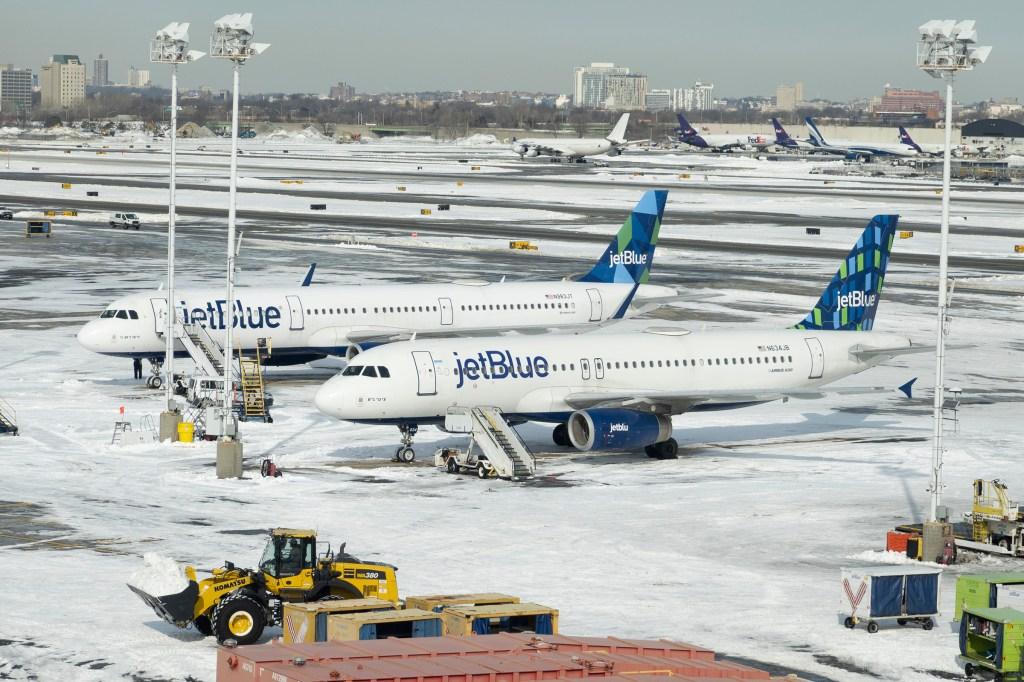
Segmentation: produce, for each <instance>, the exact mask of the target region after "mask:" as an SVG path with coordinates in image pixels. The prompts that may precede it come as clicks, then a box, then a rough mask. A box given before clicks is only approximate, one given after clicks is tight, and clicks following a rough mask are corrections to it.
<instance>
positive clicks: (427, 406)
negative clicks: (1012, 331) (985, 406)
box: [315, 215, 921, 461]
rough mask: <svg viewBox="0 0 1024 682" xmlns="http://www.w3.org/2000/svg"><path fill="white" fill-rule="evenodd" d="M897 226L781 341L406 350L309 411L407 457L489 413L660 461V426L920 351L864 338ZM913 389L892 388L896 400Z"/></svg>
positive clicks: (663, 450) (585, 444)
mask: <svg viewBox="0 0 1024 682" xmlns="http://www.w3.org/2000/svg"><path fill="white" fill-rule="evenodd" d="M896 221H897V217H896V216H890V215H880V216H876V217H875V218H874V219H872V221H871V223H870V224H869V225H868V226H867V228H866V229H865V230H864V233H863V234H862V235H861V237H860V238H859V239H858V240H857V243H856V245H855V246H854V248H853V250H852V251H851V252H850V254H849V256H848V257H847V258H846V259H844V260H843V262H842V265H841V266H840V268H839V271H838V272H837V273H836V275H835V277H833V279H832V281H831V283H830V284H829V285H828V287H827V288H826V289H825V291H824V292H823V293H822V295H821V298H820V299H819V300H818V302H817V304H816V305H815V306H814V308H812V309H811V311H810V312H809V313H808V314H807V316H806V317H805V318H804V319H803V320H802V321H801V322H800V323H799V324H797V325H795V326H794V327H792V328H789V329H762V330H736V331H714V332H699V333H691V332H689V331H687V330H685V329H682V328H675V327H651V328H649V329H647V330H645V331H633V332H624V333H593V334H547V335H543V336H534V337H503V338H475V339H445V340H426V341H420V340H414V341H409V342H402V343H396V344H391V345H388V346H383V347H380V348H375V349H373V350H370V351H367V352H366V353H364V354H362V355H360V356H359V357H358V358H356V359H355V360H353V362H352V363H350V364H349V366H348V367H347V368H346V369H345V371H344V372H342V373H341V374H339V375H338V376H336V377H334V378H332V379H331V380H330V381H328V382H327V383H325V384H324V385H323V386H322V387H321V388H320V390H319V391H318V392H317V394H316V397H315V402H316V406H317V408H318V409H319V410H320V411H321V412H324V413H325V414H328V415H330V416H333V417H336V418H338V419H343V420H346V421H353V422H359V423H368V424H391V425H397V426H398V427H399V429H400V430H401V431H402V435H403V443H405V444H406V445H407V446H408V445H409V443H410V440H411V438H410V433H415V432H416V429H417V428H418V426H419V425H420V424H443V423H444V416H445V411H446V410H447V408H449V407H452V406H461V407H475V406H493V407H497V408H498V409H500V410H501V411H502V413H504V415H505V418H506V419H507V420H508V421H509V422H510V423H512V424H516V423H522V422H524V421H540V422H549V423H554V424H556V426H555V428H554V432H553V438H554V441H555V443H556V444H557V445H560V446H568V445H572V446H574V447H576V448H578V449H580V450H605V449H632V448H640V447H643V448H645V449H646V451H647V454H648V456H650V457H657V458H672V457H675V456H676V453H677V452H678V445H677V443H676V441H675V439H673V438H672V415H676V414H682V413H684V412H690V411H695V410H724V409H733V408H738V407H744V406H747V405H756V404H759V403H764V402H768V401H772V400H778V399H782V398H786V397H819V396H820V395H821V393H822V390H821V387H822V386H824V385H826V384H828V383H831V382H833V381H836V380H838V379H842V378H843V377H846V376H849V375H851V374H856V373H858V372H862V371H864V370H865V369H868V368H869V367H872V366H874V365H876V364H878V363H880V362H882V361H883V360H885V359H887V358H891V357H893V356H896V355H900V354H903V353H908V352H917V351H919V350H921V349H920V348H918V347H915V346H913V345H912V343H911V341H910V339H908V338H907V337H905V336H902V335H900V334H891V333H881V332H876V331H872V327H873V324H874V319H875V311H876V310H877V308H878V302H879V297H880V294H881V291H882V285H883V282H884V277H885V270H886V266H887V265H888V263H889V254H890V252H891V249H892V243H893V237H894V235H895V231H896ZM382 377H383V378H382ZM912 384H913V380H912V381H910V382H908V383H907V384H904V385H903V386H901V387H900V389H901V390H903V391H904V392H905V393H906V394H907V396H908V397H909V396H910V390H911V385H912ZM875 390H882V389H864V388H857V389H838V390H833V391H831V392H834V393H861V392H865V391H875ZM404 459H405V460H406V461H408V460H410V459H411V453H410V455H407V456H406V457H405V458H404Z"/></svg>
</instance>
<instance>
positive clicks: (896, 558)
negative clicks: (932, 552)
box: [846, 549, 939, 566]
mask: <svg viewBox="0 0 1024 682" xmlns="http://www.w3.org/2000/svg"><path fill="white" fill-rule="evenodd" d="M846 558H847V559H851V560H853V561H867V562H870V563H873V564H889V565H893V566H902V565H904V564H913V565H914V566H938V565H939V564H937V563H935V562H933V561H918V560H917V559H911V558H910V557H908V556H907V555H906V554H905V553H904V552H889V551H884V552H883V551H875V550H870V549H869V550H866V551H864V552H858V553H857V554H851V555H850V556H848V557H846Z"/></svg>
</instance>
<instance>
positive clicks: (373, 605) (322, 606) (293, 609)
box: [281, 599, 395, 644]
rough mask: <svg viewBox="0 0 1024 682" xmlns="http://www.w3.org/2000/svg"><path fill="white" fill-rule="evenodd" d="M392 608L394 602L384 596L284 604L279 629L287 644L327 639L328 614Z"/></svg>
mask: <svg viewBox="0 0 1024 682" xmlns="http://www.w3.org/2000/svg"><path fill="white" fill-rule="evenodd" d="M394 610H395V605H394V603H392V602H389V601H387V600H384V599H328V600H325V601H314V602H299V603H286V604H285V605H284V616H283V618H282V623H281V629H282V631H283V632H284V641H285V643H286V644H302V643H305V642H326V641H327V616H329V615H332V614H336V613H364V612H369V611H394Z"/></svg>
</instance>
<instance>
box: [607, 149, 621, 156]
mask: <svg viewBox="0 0 1024 682" xmlns="http://www.w3.org/2000/svg"><path fill="white" fill-rule="evenodd" d="M621 153H622V150H621V149H619V148H618V147H612V148H611V149H609V150H608V156H618V155H619V154H621Z"/></svg>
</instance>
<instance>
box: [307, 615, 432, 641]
mask: <svg viewBox="0 0 1024 682" xmlns="http://www.w3.org/2000/svg"><path fill="white" fill-rule="evenodd" d="M443 634H444V624H443V623H442V621H441V614H438V613H434V612H433V611H422V610H420V609H398V610H395V611H364V612H362V613H343V614H336V615H332V616H328V617H327V641H328V642H351V641H356V640H369V639H388V638H389V637H397V638H399V639H406V638H410V637H440V636H441V635H443Z"/></svg>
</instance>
